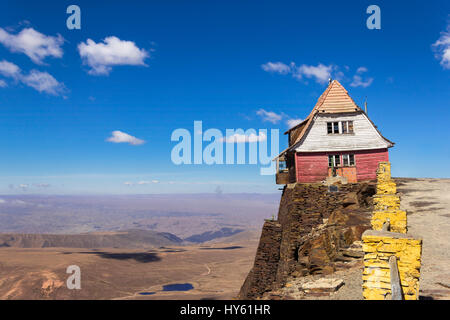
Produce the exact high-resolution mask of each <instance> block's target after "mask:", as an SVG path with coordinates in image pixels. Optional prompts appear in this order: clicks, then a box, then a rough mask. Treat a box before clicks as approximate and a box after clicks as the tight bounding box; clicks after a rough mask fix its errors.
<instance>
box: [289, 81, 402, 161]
mask: <svg viewBox="0 0 450 320" xmlns="http://www.w3.org/2000/svg"><path fill="white" fill-rule="evenodd" d="M347 112H362V113H364V111H363V110H362V109H361V108H360V107H359V106H358V105H357V104H356V103H355V101H353V99H352V98H351V97H350V95H349V94H348V92H347V90H346V89H345V88H344V87H343V86H342V85H341V84H340V83H339V81H337V80H332V81H330V83H329V84H328V87H327V88H326V89H325V91H324V92H323V93H322V94H321V96H320V97H319V99H318V100H317V102H316V105H315V106H314V108H313V109H312V111H311V113H310V114H309V116H308V117H306V119H305V120H303V121H302V122H301V123H299V124H297V125H296V126H294V127H292V128H290V129H289V130H287V131H286V132H285V134H287V133H289V132H290V131H292V130H294V129H299V130H301V131H300V133H299V134H298V136H297V137H296V139H295V141H294V142H293V143H292V144H290V146H289V147H288V148H287V149H286V150H284V151H283V152H281V153H280V156H281V155H282V154H283V153H285V152H286V151H288V150H290V149H292V148H293V147H294V146H295V145H296V144H298V143H299V141H301V139H302V138H303V137H304V135H305V134H306V132H308V130H309V128H310V127H311V124H312V122H313V118H314V116H315V115H316V114H319V113H347ZM366 117H367V116H366ZM367 118H368V117H367ZM368 119H369V118H368ZM369 121H370V122H371V123H372V121H371V120H370V119H369ZM372 125H373V126H374V128H375V129H376V130H377V132H378V133H379V134H380V136H381V137H382V138H383V139H385V140H386V141H388V142H389V143H391V144H392V145H393V142H391V141H389V140H388V139H386V138H385V137H383V136H382V135H381V133H380V132H379V131H378V129H377V127H376V126H375V125H374V124H373V123H372Z"/></svg>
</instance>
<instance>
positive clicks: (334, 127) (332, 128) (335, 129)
mask: <svg viewBox="0 0 450 320" xmlns="http://www.w3.org/2000/svg"><path fill="white" fill-rule="evenodd" d="M327 133H328V134H337V133H339V122H327Z"/></svg>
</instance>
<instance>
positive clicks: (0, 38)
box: [0, 28, 64, 64]
mask: <svg viewBox="0 0 450 320" xmlns="http://www.w3.org/2000/svg"><path fill="white" fill-rule="evenodd" d="M0 43H2V44H3V45H4V46H5V47H7V48H8V49H9V50H10V51H11V52H21V53H24V54H26V55H27V56H28V57H29V58H30V59H31V60H32V61H33V62H34V63H38V64H42V63H43V60H44V59H45V58H46V57H48V56H51V57H55V58H61V57H62V56H63V50H62V49H61V46H62V45H63V43H64V38H63V37H62V36H61V35H59V34H58V35H57V36H56V37H53V36H46V35H45V34H42V33H40V32H38V31H36V30H34V29H33V28H25V29H23V30H22V31H20V32H19V33H18V34H16V35H14V34H11V33H9V32H8V31H6V30H4V29H2V28H0Z"/></svg>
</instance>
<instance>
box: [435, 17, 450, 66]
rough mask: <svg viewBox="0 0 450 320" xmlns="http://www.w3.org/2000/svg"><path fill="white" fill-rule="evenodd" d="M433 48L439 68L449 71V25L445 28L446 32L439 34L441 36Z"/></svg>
mask: <svg viewBox="0 0 450 320" xmlns="http://www.w3.org/2000/svg"><path fill="white" fill-rule="evenodd" d="M433 47H434V48H435V50H436V58H437V59H439V60H440V64H441V66H442V67H443V68H444V69H450V24H449V25H448V26H447V32H441V36H440V37H439V39H438V40H437V41H436V42H435V43H433Z"/></svg>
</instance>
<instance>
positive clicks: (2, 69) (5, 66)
mask: <svg viewBox="0 0 450 320" xmlns="http://www.w3.org/2000/svg"><path fill="white" fill-rule="evenodd" d="M20 72H21V71H20V68H19V67H18V66H17V65H16V64H14V63H12V62H9V61H6V60H2V61H0V74H2V75H4V76H5V77H11V78H17V77H18V76H19V75H20Z"/></svg>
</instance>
